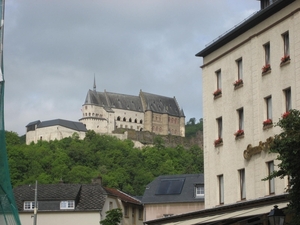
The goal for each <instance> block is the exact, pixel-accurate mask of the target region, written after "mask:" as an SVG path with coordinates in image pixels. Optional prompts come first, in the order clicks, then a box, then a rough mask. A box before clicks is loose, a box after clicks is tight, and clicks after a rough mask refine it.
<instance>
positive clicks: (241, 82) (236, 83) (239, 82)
mask: <svg viewBox="0 0 300 225" xmlns="http://www.w3.org/2000/svg"><path fill="white" fill-rule="evenodd" d="M243 83H244V82H243V80H242V79H238V80H236V81H235V82H234V83H233V86H234V87H235V88H236V87H239V86H241V85H242V84H243Z"/></svg>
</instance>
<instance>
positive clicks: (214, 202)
mask: <svg viewBox="0 0 300 225" xmlns="http://www.w3.org/2000/svg"><path fill="white" fill-rule="evenodd" d="M261 6H262V9H261V10H260V11H259V12H257V13H256V14H254V15H253V16H252V17H250V18H249V19H248V20H246V21H245V22H243V23H242V24H240V25H238V26H237V27H235V28H234V29H233V30H231V31H229V32H228V33H227V34H225V35H224V36H221V37H220V38H219V39H218V40H216V41H215V42H213V43H212V44H210V45H209V46H207V47H206V48H205V49H203V50H202V51H200V52H199V53H198V54H197V55H196V56H199V57H203V65H202V79H203V118H204V120H203V121H204V128H203V130H204V163H205V165H204V171H205V182H204V183H205V208H211V207H215V206H218V205H223V204H224V205H225V204H233V203H237V202H239V201H245V200H253V199H257V198H260V197H265V196H269V195H280V194H283V193H285V191H286V187H287V185H288V179H287V178H285V179H279V178H278V179H277V178H276V179H274V180H271V181H262V179H263V178H265V177H267V176H268V175H269V174H270V173H271V172H272V171H273V170H274V169H275V170H276V168H277V165H278V163H279V162H278V161H276V160H275V159H276V154H270V153H268V145H269V143H270V141H271V139H272V137H273V136H274V135H275V134H277V133H279V132H280V128H279V127H275V126H273V123H274V122H275V123H276V122H277V121H278V120H279V118H281V117H282V115H283V114H284V113H285V112H287V111H288V110H289V109H292V108H295V109H300V88H299V87H298V86H300V76H299V75H300V0H277V1H267V0H261Z"/></svg>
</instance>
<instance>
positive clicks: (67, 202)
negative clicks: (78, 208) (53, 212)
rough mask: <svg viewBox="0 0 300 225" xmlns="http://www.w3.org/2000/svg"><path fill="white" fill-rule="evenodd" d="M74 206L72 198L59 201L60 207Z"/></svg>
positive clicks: (69, 207) (71, 207)
mask: <svg viewBox="0 0 300 225" xmlns="http://www.w3.org/2000/svg"><path fill="white" fill-rule="evenodd" d="M74 208H75V202H74V200H71V201H61V202H60V209H74Z"/></svg>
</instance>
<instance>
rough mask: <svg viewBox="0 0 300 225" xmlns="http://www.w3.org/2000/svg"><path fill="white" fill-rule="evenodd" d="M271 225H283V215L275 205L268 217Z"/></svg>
mask: <svg viewBox="0 0 300 225" xmlns="http://www.w3.org/2000/svg"><path fill="white" fill-rule="evenodd" d="M268 217H269V222H270V224H271V225H284V220H285V214H284V213H283V212H282V210H281V209H278V206H277V205H275V206H274V209H272V210H271V211H270V213H269V215H268Z"/></svg>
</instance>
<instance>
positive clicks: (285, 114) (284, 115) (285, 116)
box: [282, 112, 290, 119]
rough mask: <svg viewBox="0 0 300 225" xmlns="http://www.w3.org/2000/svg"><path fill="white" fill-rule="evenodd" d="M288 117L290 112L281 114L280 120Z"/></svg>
mask: <svg viewBox="0 0 300 225" xmlns="http://www.w3.org/2000/svg"><path fill="white" fill-rule="evenodd" d="M288 115H290V112H285V113H283V114H282V118H283V119H285V118H287V117H288Z"/></svg>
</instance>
